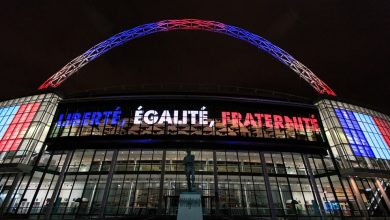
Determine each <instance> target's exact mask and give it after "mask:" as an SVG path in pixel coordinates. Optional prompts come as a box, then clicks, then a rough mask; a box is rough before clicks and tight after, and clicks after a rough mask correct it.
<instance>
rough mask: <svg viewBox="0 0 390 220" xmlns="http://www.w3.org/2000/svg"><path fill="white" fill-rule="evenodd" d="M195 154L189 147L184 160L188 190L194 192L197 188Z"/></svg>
mask: <svg viewBox="0 0 390 220" xmlns="http://www.w3.org/2000/svg"><path fill="white" fill-rule="evenodd" d="M194 161H195V156H194V155H192V154H191V150H190V149H187V155H186V156H185V157H184V159H183V162H184V166H185V174H186V178H187V187H188V192H192V191H194V189H195V167H194Z"/></svg>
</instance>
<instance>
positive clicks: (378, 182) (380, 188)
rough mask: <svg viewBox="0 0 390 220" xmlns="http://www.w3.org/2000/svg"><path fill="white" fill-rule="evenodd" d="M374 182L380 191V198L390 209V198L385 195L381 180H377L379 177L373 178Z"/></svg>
mask: <svg viewBox="0 0 390 220" xmlns="http://www.w3.org/2000/svg"><path fill="white" fill-rule="evenodd" d="M375 183H376V185H377V187H378V189H379V191H380V192H381V194H382V198H383V200H384V201H385V203H386V205H387V208H388V209H389V210H390V200H389V197H388V196H387V194H386V191H385V190H384V189H383V186H382V184H381V182H380V181H379V179H376V180H375Z"/></svg>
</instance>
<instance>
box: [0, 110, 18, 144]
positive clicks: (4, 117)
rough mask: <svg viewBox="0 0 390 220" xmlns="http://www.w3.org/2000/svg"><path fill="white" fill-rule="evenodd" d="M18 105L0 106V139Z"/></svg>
mask: <svg viewBox="0 0 390 220" xmlns="http://www.w3.org/2000/svg"><path fill="white" fill-rule="evenodd" d="M19 107H20V106H19V105H17V106H10V107H3V108H0V140H1V138H2V137H3V135H4V133H5V131H6V130H7V128H8V126H9V124H10V123H11V121H12V119H13V118H14V117H15V114H16V112H17V111H18V109H19Z"/></svg>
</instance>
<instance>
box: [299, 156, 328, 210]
mask: <svg viewBox="0 0 390 220" xmlns="http://www.w3.org/2000/svg"><path fill="white" fill-rule="evenodd" d="M302 156H303V162H304V163H305V167H306V169H307V172H308V174H309V182H310V185H311V188H312V189H313V191H314V195H315V199H316V202H317V204H318V208H319V209H320V210H319V211H320V215H321V216H324V210H325V209H324V204H322V200H321V195H320V192H319V191H318V188H317V184H316V180H315V179H314V176H313V170H312V168H311V165H310V161H309V158H308V157H307V155H306V154H303V155H302Z"/></svg>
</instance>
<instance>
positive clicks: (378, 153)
mask: <svg viewBox="0 0 390 220" xmlns="http://www.w3.org/2000/svg"><path fill="white" fill-rule="evenodd" d="M335 112H336V115H337V117H338V119H339V121H340V124H341V127H342V128H343V130H344V132H345V134H346V136H347V139H348V142H349V143H350V145H351V148H352V151H353V152H354V154H355V155H356V156H363V157H373V158H378V159H386V160H390V149H389V146H388V145H387V143H386V140H385V139H384V138H383V136H382V133H381V131H380V130H379V128H378V127H377V124H376V123H375V121H374V119H373V118H372V116H370V115H367V114H362V113H357V112H353V111H349V110H345V109H338V108H335Z"/></svg>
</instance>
